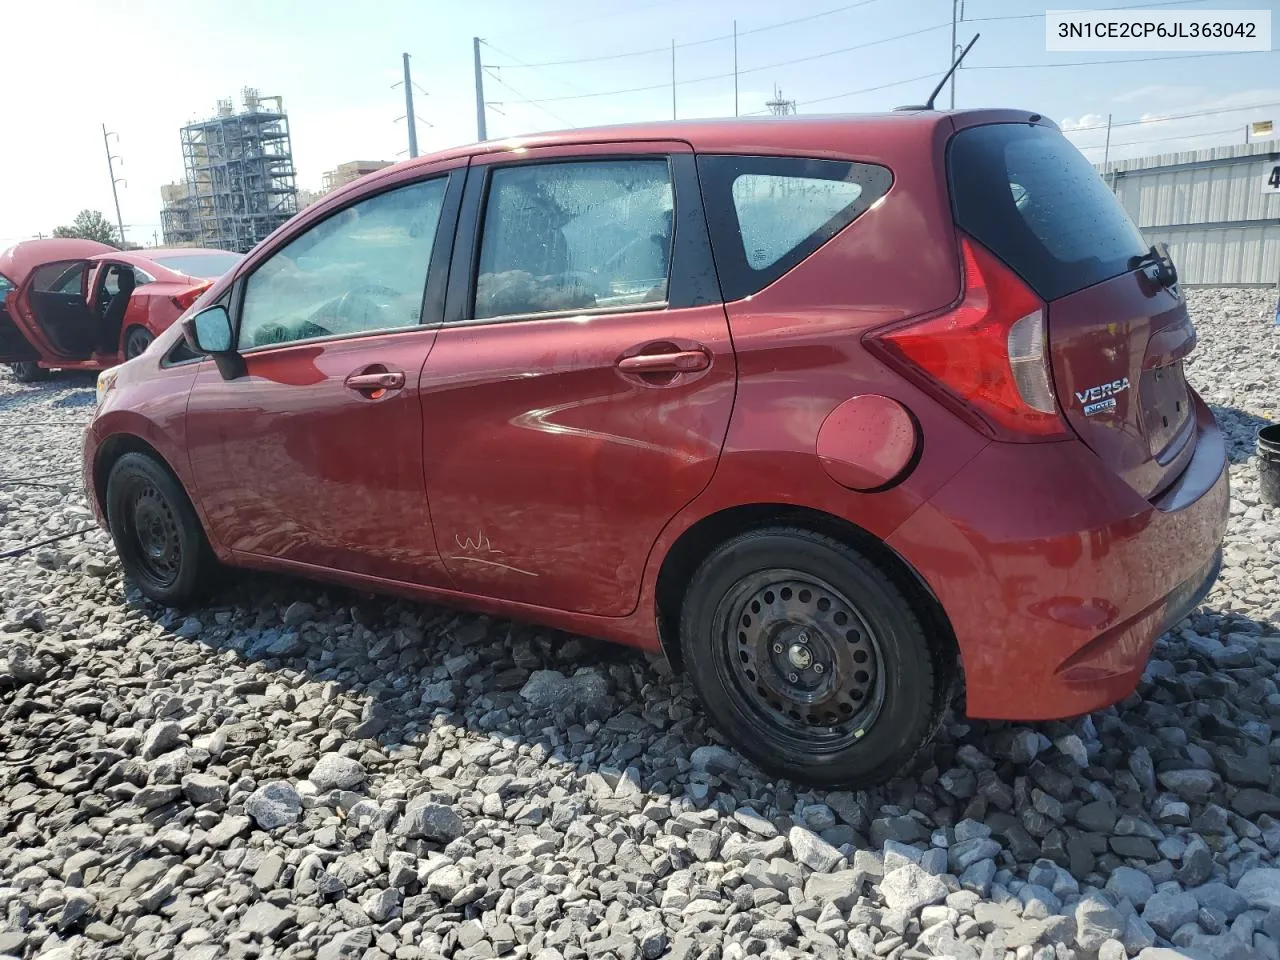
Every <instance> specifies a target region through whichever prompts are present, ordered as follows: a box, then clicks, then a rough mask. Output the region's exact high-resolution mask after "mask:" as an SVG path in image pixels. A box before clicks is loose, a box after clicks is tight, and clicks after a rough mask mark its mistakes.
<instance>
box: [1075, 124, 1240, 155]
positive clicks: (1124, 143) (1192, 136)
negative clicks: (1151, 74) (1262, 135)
mask: <svg viewBox="0 0 1280 960" xmlns="http://www.w3.org/2000/svg"><path fill="white" fill-rule="evenodd" d="M1239 132H1240V128H1239V127H1238V126H1235V127H1227V128H1226V129H1225V130H1208V131H1206V132H1204V133H1181V134H1175V135H1172V136H1168V137H1145V138H1143V139H1142V140H1120V141H1118V142H1112V144H1111V147H1112V149H1114V148H1116V147H1133V146H1138V145H1140V144H1143V143H1165V142H1167V141H1169V140H1198V139H1200V138H1201V137H1221V136H1225V135H1226V134H1228V133H1237V134H1238V133H1239ZM1076 149H1077V150H1101V149H1102V145H1101V144H1094V145H1093V146H1089V147H1080V146H1077V147H1076Z"/></svg>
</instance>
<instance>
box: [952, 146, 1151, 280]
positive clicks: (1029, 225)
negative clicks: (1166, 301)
mask: <svg viewBox="0 0 1280 960" xmlns="http://www.w3.org/2000/svg"><path fill="white" fill-rule="evenodd" d="M947 175H948V179H949V181H950V186H951V204H952V210H953V213H954V216H955V221H956V226H958V227H959V228H960V229H961V230H963V231H964V232H965V233H967V234H969V235H970V236H971V237H973V238H974V239H975V240H977V241H978V242H979V243H981V244H982V245H983V246H985V247H986V248H987V249H989V250H990V251H991V252H992V253H994V254H995V255H996V256H997V257H999V258H1000V259H1001V260H1003V261H1004V262H1005V263H1006V264H1008V265H1009V267H1010V268H1012V269H1013V270H1014V271H1015V272H1016V273H1017V274H1019V275H1020V276H1021V277H1022V279H1023V280H1025V281H1026V282H1027V284H1028V285H1029V286H1030V287H1031V288H1032V289H1033V290H1035V292H1036V293H1037V294H1039V295H1040V296H1041V297H1043V298H1044V299H1045V300H1055V299H1057V298H1058V297H1063V296H1066V295H1067V294H1069V293H1074V292H1075V291H1077V290H1082V289H1084V288H1085V287H1090V286H1093V285H1094V284H1096V283H1101V282H1102V281H1104V280H1109V279H1111V278H1112V277H1116V276H1119V275H1120V274H1122V273H1126V272H1127V271H1128V270H1129V269H1130V268H1129V260H1130V258H1131V257H1134V256H1140V255H1142V254H1144V253H1146V252H1147V244H1146V242H1145V241H1144V240H1143V239H1142V233H1141V232H1140V231H1139V230H1138V228H1137V227H1136V226H1135V225H1134V223H1133V220H1132V219H1130V217H1129V214H1128V213H1127V212H1126V211H1125V209H1124V206H1123V205H1122V204H1121V203H1120V201H1119V200H1118V199H1117V198H1116V196H1115V194H1113V193H1112V192H1111V190H1110V188H1109V187H1107V185H1106V183H1104V182H1103V180H1102V178H1101V177H1100V176H1099V175H1098V172H1097V171H1096V170H1094V169H1093V166H1092V165H1091V164H1090V163H1089V161H1088V160H1086V159H1085V158H1084V156H1083V155H1082V154H1081V153H1080V151H1079V150H1077V149H1076V148H1075V147H1074V146H1073V145H1072V144H1071V142H1070V141H1069V140H1067V138H1066V137H1064V136H1063V135H1062V134H1061V133H1058V132H1057V131H1056V130H1052V129H1050V128H1048V127H1040V126H1034V125H1032V124H1012V123H1002V124H988V125H984V126H980V127H969V128H968V129H965V130H961V131H960V132H959V133H958V134H956V135H955V137H953V138H952V140H951V143H950V146H949V148H948V157H947Z"/></svg>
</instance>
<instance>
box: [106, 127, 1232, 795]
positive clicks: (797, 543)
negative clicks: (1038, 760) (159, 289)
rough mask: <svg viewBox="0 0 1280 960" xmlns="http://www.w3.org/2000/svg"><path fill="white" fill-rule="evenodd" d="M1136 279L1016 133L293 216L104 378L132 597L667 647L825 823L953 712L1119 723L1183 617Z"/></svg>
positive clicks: (1151, 270) (1161, 265) (516, 180)
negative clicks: (214, 586) (235, 575)
mask: <svg viewBox="0 0 1280 960" xmlns="http://www.w3.org/2000/svg"><path fill="white" fill-rule="evenodd" d="M1195 343H1196V334H1195V329H1194V327H1193V325H1192V321H1191V318H1190V316H1189V315H1188V312H1187V305H1186V301H1185V300H1184V298H1183V295H1182V292H1181V290H1180V289H1179V286H1178V283H1177V275H1176V270H1175V269H1174V266H1173V264H1172V261H1171V260H1170V259H1169V257H1168V253H1167V251H1166V250H1164V249H1157V248H1152V247H1151V246H1149V245H1148V244H1147V243H1145V242H1144V240H1143V238H1142V235H1141V234H1140V233H1139V231H1138V229H1137V228H1136V227H1135V226H1134V224H1133V222H1132V220H1131V219H1130V218H1129V216H1128V214H1127V213H1126V212H1125V209H1124V207H1123V206H1122V205H1121V204H1120V202H1119V201H1118V200H1117V199H1116V197H1115V196H1114V195H1113V194H1112V192H1111V191H1110V190H1109V189H1108V188H1107V186H1106V184H1105V183H1103V181H1102V180H1101V179H1100V178H1099V176H1098V174H1097V173H1096V172H1095V171H1094V169H1093V168H1092V167H1091V166H1090V164H1089V163H1088V161H1087V160H1085V158H1084V157H1083V156H1082V155H1081V154H1080V152H1079V151H1078V150H1076V148H1075V147H1074V146H1072V144H1071V143H1070V142H1069V141H1068V140H1067V139H1066V138H1065V137H1064V136H1063V135H1062V133H1061V132H1060V131H1059V130H1058V128H1057V127H1056V126H1055V125H1054V124H1053V123H1052V122H1050V121H1048V120H1046V119H1044V118H1043V117H1042V116H1040V115H1039V114H1034V113H1028V112H1025V111H1015V110H973V111H952V112H947V111H933V110H929V109H916V108H912V109H908V110H904V111H902V112H895V113H892V114H888V115H872V116H850V117H790V118H786V119H783V120H779V119H774V118H770V119H768V120H745V119H744V120H723V121H709V122H684V123H671V124H658V125H645V126H635V127H613V128H607V129H602V130H574V131H571V132H568V133H558V134H546V135H538V136H533V137H528V138H522V139H518V140H510V141H494V142H488V143H484V144H480V145H477V146H471V147H463V148H458V149H454V150H449V151H446V152H443V153H438V154H435V155H433V156H427V157H420V158H417V159H415V160H411V161H407V162H405V163H402V164H399V165H397V166H394V167H391V168H388V169H386V170H382V171H379V172H377V173H374V174H370V175H368V176H366V177H363V178H362V179H360V180H358V181H356V182H355V183H353V184H351V185H349V186H348V187H346V188H343V189H340V190H337V191H335V192H334V193H332V194H330V195H329V196H327V197H326V198H325V199H323V200H322V201H320V202H319V203H317V204H315V205H314V206H312V207H309V208H308V209H306V210H305V211H303V212H302V213H300V214H299V215H298V216H297V217H295V218H294V219H293V220H291V221H290V222H289V223H288V224H286V225H285V226H283V227H281V228H280V230H278V231H277V232H276V233H275V234H274V235H273V236H271V237H269V238H267V239H266V240H265V241H263V242H262V243H261V244H260V245H259V246H258V247H257V248H256V249H255V250H254V251H252V252H251V253H250V254H248V256H247V257H246V258H245V260H244V262H243V263H241V264H239V265H238V266H237V267H236V268H235V269H234V270H232V271H231V273H230V274H229V275H227V276H226V277H224V278H222V279H221V280H219V281H218V282H217V283H215V284H214V285H213V287H212V288H211V289H210V290H208V291H207V292H206V293H205V294H204V295H203V296H202V297H201V299H200V301H199V302H198V303H197V304H196V305H195V306H194V307H193V308H192V310H191V311H190V313H189V314H188V315H187V316H186V317H184V318H183V319H182V321H181V323H180V324H178V325H175V326H174V327H173V328H172V329H170V330H168V331H166V332H165V333H163V334H161V336H160V338H159V339H158V340H157V342H156V344H155V345H154V347H153V348H152V349H151V350H148V351H147V352H146V353H145V354H144V355H143V356H141V357H139V358H137V359H135V360H132V361H129V362H128V363H125V364H124V365H122V366H120V367H117V368H115V369H114V370H109V371H106V372H105V373H103V374H102V375H101V376H100V380H99V390H100V401H99V404H100V405H99V408H98V410H97V412H96V414H95V417H94V419H93V421H92V423H91V425H90V427H89V429H88V431H87V433H86V435H85V446H84V482H85V486H86V489H87V491H88V496H89V500H90V502H91V503H92V504H93V507H94V509H95V510H96V512H97V514H98V517H99V520H100V521H101V522H102V523H103V524H104V525H106V526H107V527H108V528H109V529H110V531H111V534H112V537H113V539H114V541H115V544H116V548H117V550H118V552H119V555H120V558H121V561H122V565H123V567H124V570H125V572H126V573H127V575H128V577H129V578H130V579H131V580H132V582H133V583H135V584H136V585H137V587H138V588H139V589H140V590H141V591H142V593H143V594H145V595H146V596H148V597H150V598H152V599H153V600H156V601H159V602H161V603H164V604H169V605H175V604H182V603H186V602H188V601H190V600H191V599H192V598H194V597H195V596H197V595H198V594H199V593H200V591H201V590H202V589H204V588H206V587H207V586H208V584H209V582H210V576H209V574H210V570H211V568H212V567H213V566H214V565H215V564H218V563H221V564H226V565H230V566H235V567H243V568H253V569H262V570H277V571H285V572H290V573H293V574H298V575H302V576H308V577H314V578H320V579H327V580H332V581H336V582H339V583H343V584H348V585H351V586H353V587H357V588H363V589H373V590H381V591H387V592H395V593H399V594H404V595H408V596H413V597H418V598H422V599H425V600H430V601H433V602H439V603H448V604H456V605H458V606H462V607H470V608H473V609H476V610H481V611H487V612H489V613H493V614H497V615H500V616H505V617H512V618H519V619H523V620H528V621H533V622H536V623H540V624H544V625H547V626H550V627H554V628H558V629H561V630H565V631H571V632H573V633H578V634H585V635H589V636H597V637H602V638H607V639H611V640H615V641H618V642H621V643H627V644H632V645H635V646H638V647H641V648H644V649H646V650H651V651H664V652H665V653H666V655H667V656H668V658H669V659H670V661H671V662H672V663H673V664H674V665H676V666H678V667H679V668H682V669H683V670H684V671H686V672H687V673H688V675H689V677H690V679H691V681H692V684H693V686H694V688H695V689H696V690H697V691H698V693H699V694H700V696H701V698H702V701H703V703H704V704H705V707H706V710H707V712H708V714H709V715H710V717H711V718H712V719H713V720H714V722H715V723H716V725H717V726H718V727H719V729H720V730H721V731H722V732H723V733H724V735H725V736H726V737H727V738H729V739H730V740H731V741H732V742H733V743H734V744H735V745H736V746H737V747H738V748H739V749H740V750H741V751H742V752H743V753H744V754H746V755H748V756H749V757H751V758H752V759H753V760H754V761H756V762H757V763H758V764H760V765H761V766H762V767H764V768H765V769H767V770H768V771H770V772H772V773H774V774H776V775H778V776H783V777H789V778H791V779H793V780H797V781H800V782H805V783H811V784H858V785H867V784H871V783H876V782H879V781H882V780H885V779H887V778H889V777H891V776H894V775H895V774H897V773H898V772H899V771H900V770H902V768H903V767H904V765H906V764H907V763H908V762H909V761H910V760H911V758H912V757H914V756H915V755H916V753H917V752H918V751H919V750H920V749H921V747H922V745H923V744H924V743H925V742H927V740H928V738H929V736H930V735H931V733H932V732H933V731H934V730H936V729H937V727H938V723H939V720H940V717H941V716H942V712H943V711H944V710H945V709H946V707H947V706H948V704H949V703H950V702H951V698H950V693H951V692H952V691H953V690H962V691H963V697H964V701H963V708H964V709H965V710H966V711H967V712H968V714H969V715H970V716H973V717H982V718H1007V719H1021V720H1036V719H1046V718H1057V717H1068V716H1073V715H1077V714H1082V713H1087V712H1089V711H1092V710H1096V709H1099V708H1101V707H1104V706H1106V705H1108V704H1112V703H1115V702H1116V701H1118V700H1120V699H1122V698H1124V697H1126V696H1128V695H1129V694H1130V693H1131V692H1132V691H1133V690H1134V689H1135V687H1136V685H1137V683H1138V680H1139V678H1140V676H1141V674H1142V672H1143V669H1144V666H1145V664H1146V662H1147V658H1148V656H1149V653H1150V650H1151V645H1152V643H1153V641H1154V640H1155V638H1156V637H1157V636H1158V635H1159V634H1160V633H1161V632H1162V631H1164V630H1166V629H1168V628H1169V627H1170V626H1172V625H1173V624H1174V623H1176V622H1177V621H1178V620H1179V619H1181V618H1182V617H1183V616H1184V615H1185V614H1186V613H1187V612H1188V611H1189V610H1190V609H1191V608H1192V607H1194V606H1195V605H1196V604H1197V603H1199V602H1200V600H1201V599H1202V598H1203V597H1204V596H1205V594H1206V592H1207V591H1208V590H1209V588H1210V587H1211V586H1212V584H1213V582H1214V580H1215V579H1216V577H1217V575H1218V570H1219V566H1220V558H1221V552H1220V543H1221V540H1222V536H1223V533H1224V531H1225V528H1226V521H1227V507H1228V499H1229V495H1228V478H1227V469H1226V466H1227V458H1226V447H1225V444H1224V442H1223V438H1222V435H1221V433H1220V432H1219V430H1218V427H1217V425H1216V424H1215V422H1214V418H1213V414H1212V413H1211V412H1210V410H1209V408H1208V407H1207V406H1206V405H1205V404H1204V402H1203V401H1202V400H1201V399H1200V397H1199V396H1197V394H1196V392H1195V391H1194V390H1193V389H1192V388H1191V387H1190V386H1189V385H1188V383H1187V381H1186V379H1185V378H1184V376H1183V361H1184V359H1185V358H1186V357H1187V356H1188V355H1189V354H1190V353H1191V351H1192V350H1193V349H1194V347H1195Z"/></svg>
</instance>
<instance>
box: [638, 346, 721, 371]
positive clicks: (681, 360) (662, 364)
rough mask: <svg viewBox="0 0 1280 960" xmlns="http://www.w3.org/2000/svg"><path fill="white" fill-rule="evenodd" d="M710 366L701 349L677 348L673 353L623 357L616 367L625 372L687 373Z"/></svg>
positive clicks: (705, 354)
mask: <svg viewBox="0 0 1280 960" xmlns="http://www.w3.org/2000/svg"><path fill="white" fill-rule="evenodd" d="M709 366H711V357H710V356H709V355H708V354H707V353H706V352H705V351H703V350H677V351H675V352H673V353H642V354H640V355H639V356H635V357H623V358H622V359H621V360H619V361H618V369H619V370H622V371H623V372H625V373H688V372H690V371H693V370H705V369H707V367H709Z"/></svg>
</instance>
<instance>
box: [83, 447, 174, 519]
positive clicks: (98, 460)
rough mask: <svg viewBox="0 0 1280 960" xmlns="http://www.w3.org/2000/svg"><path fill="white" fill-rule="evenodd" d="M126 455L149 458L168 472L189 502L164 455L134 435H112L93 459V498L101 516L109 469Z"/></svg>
mask: <svg viewBox="0 0 1280 960" xmlns="http://www.w3.org/2000/svg"><path fill="white" fill-rule="evenodd" d="M127 453H141V454H145V455H147V456H149V457H151V459H153V460H154V461H155V462H156V463H158V464H160V466H162V467H164V469H165V470H167V471H168V472H169V475H170V476H172V477H173V479H174V482H175V483H177V484H178V488H179V489H180V490H181V491H182V492H183V494H184V495H185V496H186V498H187V499H188V500H191V493H190V492H189V491H188V490H187V486H186V484H184V483H183V482H182V477H181V475H180V474H179V473H178V471H177V470H175V469H173V464H171V463H169V461H168V460H167V459H165V456H164V454H162V453H161V452H160V451H159V450H157V449H156V448H155V447H154V446H152V445H151V444H150V443H148V442H147V441H146V440H144V439H143V438H142V437H140V436H138V435H137V434H136V433H113V434H111V435H110V436H109V437H106V438H105V439H103V440H102V442H101V443H99V444H98V450H97V453H96V454H95V455H94V459H93V496H94V499H95V500H97V502H98V508H99V509H100V510H101V511H102V516H104V517H105V516H106V515H107V479H108V478H109V477H110V476H111V468H112V467H114V466H115V465H116V462H117V461H119V459H120V458H121V457H123V456H124V455H125V454H127ZM198 516H199V514H198V513H197V517H198Z"/></svg>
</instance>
